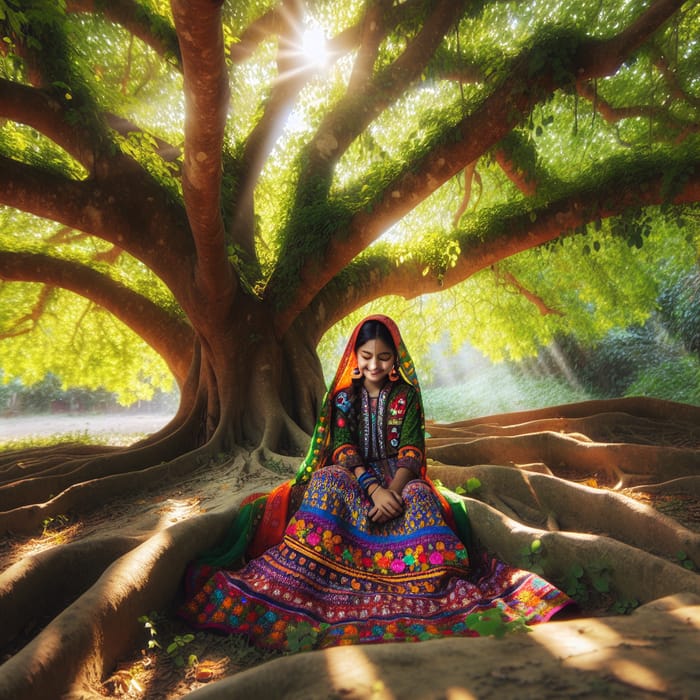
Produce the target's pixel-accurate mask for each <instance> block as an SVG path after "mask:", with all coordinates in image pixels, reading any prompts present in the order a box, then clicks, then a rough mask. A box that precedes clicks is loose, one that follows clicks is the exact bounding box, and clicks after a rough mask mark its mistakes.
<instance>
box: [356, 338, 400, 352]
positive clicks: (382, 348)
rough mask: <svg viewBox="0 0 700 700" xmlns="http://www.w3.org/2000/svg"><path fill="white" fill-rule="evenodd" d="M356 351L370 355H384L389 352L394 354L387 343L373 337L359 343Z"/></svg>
mask: <svg viewBox="0 0 700 700" xmlns="http://www.w3.org/2000/svg"><path fill="white" fill-rule="evenodd" d="M357 352H364V353H370V354H372V355H384V354H385V353H389V354H390V355H393V354H394V351H393V350H392V348H391V346H390V345H387V344H386V343H385V342H384V341H383V340H382V339H381V338H375V339H374V340H368V341H367V342H366V343H365V344H364V345H360V347H359V348H357Z"/></svg>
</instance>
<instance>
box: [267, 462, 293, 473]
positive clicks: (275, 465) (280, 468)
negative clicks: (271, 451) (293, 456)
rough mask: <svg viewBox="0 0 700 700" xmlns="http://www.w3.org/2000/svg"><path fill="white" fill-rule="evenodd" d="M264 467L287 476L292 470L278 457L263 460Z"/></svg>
mask: <svg viewBox="0 0 700 700" xmlns="http://www.w3.org/2000/svg"><path fill="white" fill-rule="evenodd" d="M265 469H269V470H270V471H271V472H275V474H280V475H282V476H287V475H289V474H292V473H293V472H292V470H291V469H290V468H289V467H288V466H287V465H286V464H285V463H284V462H282V461H281V460H279V459H268V460H267V461H266V462H265Z"/></svg>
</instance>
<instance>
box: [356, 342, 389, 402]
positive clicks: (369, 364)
mask: <svg viewBox="0 0 700 700" xmlns="http://www.w3.org/2000/svg"><path fill="white" fill-rule="evenodd" d="M357 366H358V367H359V369H360V372H361V373H362V376H363V377H364V380H365V388H366V389H367V391H369V392H370V393H372V391H373V390H375V391H376V390H379V389H381V388H382V386H384V382H385V381H386V378H387V375H388V374H389V372H391V368H392V367H393V366H394V351H393V350H392V349H391V348H390V347H389V346H388V345H387V344H386V343H385V342H384V341H382V340H380V339H379V338H375V339H374V340H368V341H367V342H366V343H365V344H364V345H360V347H359V348H357Z"/></svg>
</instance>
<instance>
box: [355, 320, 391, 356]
mask: <svg viewBox="0 0 700 700" xmlns="http://www.w3.org/2000/svg"><path fill="white" fill-rule="evenodd" d="M377 339H379V340H381V341H382V342H383V343H384V344H385V345H388V346H389V347H390V348H391V350H392V352H393V353H394V357H396V356H397V354H398V353H397V352H396V344H395V343H394V339H393V338H392V337H391V333H390V332H389V329H388V328H387V327H386V326H385V325H384V324H383V323H382V322H381V321H377V320H375V319H372V320H371V321H365V322H364V323H363V324H362V327H361V328H360V330H359V331H358V333H357V339H356V340H355V347H354V350H355V352H357V350H358V348H361V347H362V346H363V345H364V344H365V343H368V342H369V341H370V340H377Z"/></svg>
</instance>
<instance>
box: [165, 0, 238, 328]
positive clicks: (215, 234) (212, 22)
mask: <svg viewBox="0 0 700 700" xmlns="http://www.w3.org/2000/svg"><path fill="white" fill-rule="evenodd" d="M171 6H172V10H173V16H174V18H175V28H176V31H177V33H178V37H179V40H180V48H181V51H182V62H183V66H184V76H185V79H184V89H185V162H184V174H183V179H182V186H183V192H184V197H185V207H186V209H187V217H188V219H189V222H190V227H191V229H192V233H193V236H194V242H195V247H196V249H197V271H196V279H197V283H198V287H199V289H200V291H201V292H202V293H203V294H204V296H205V298H206V299H207V300H208V301H209V302H210V304H211V307H210V310H211V312H212V314H213V315H214V316H216V317H218V318H221V317H222V315H223V314H226V313H228V310H229V307H228V304H229V302H230V299H231V298H232V294H233V292H234V289H235V287H234V279H233V271H232V268H231V265H230V264H229V261H228V258H227V255H226V240H225V234H224V223H223V219H222V216H221V170H222V168H221V165H222V164H221V153H222V147H223V141H224V127H225V124H226V116H227V109H228V101H229V87H228V74H227V69H226V62H225V60H224V39H223V32H222V28H221V7H220V6H221V3H220V2H211V1H210V0H191V1H189V2H187V1H186V0H172V2H171ZM212 302H213V303H212ZM221 302H223V307H222V306H220V304H221Z"/></svg>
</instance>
